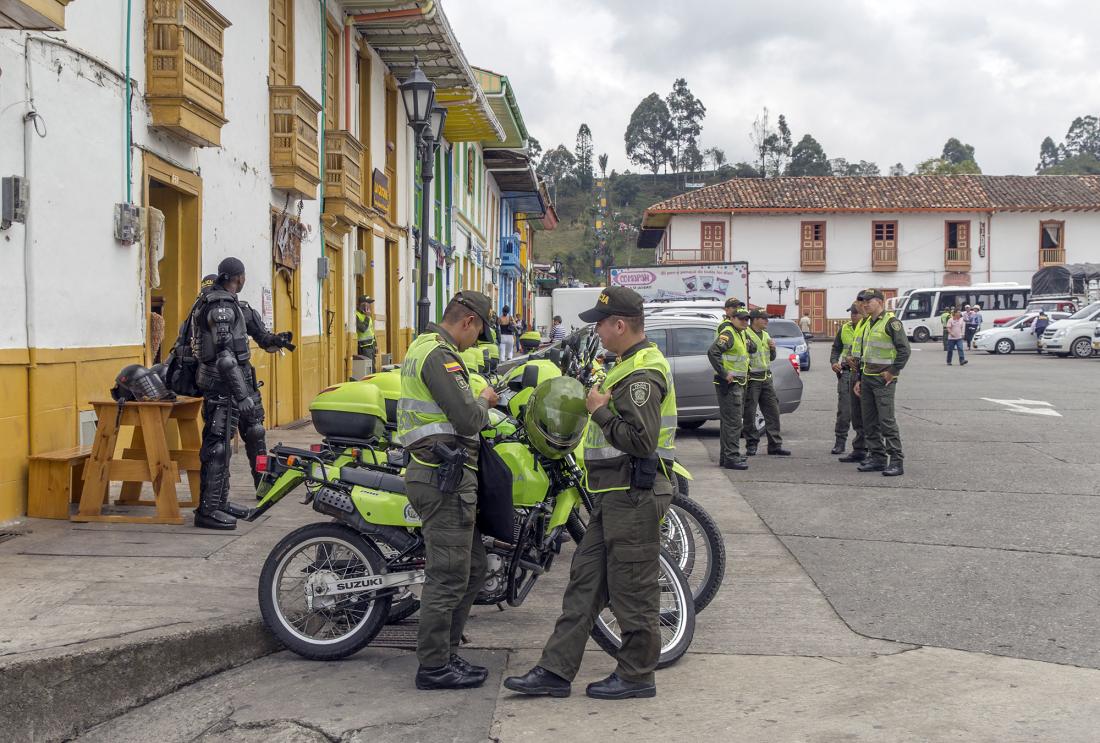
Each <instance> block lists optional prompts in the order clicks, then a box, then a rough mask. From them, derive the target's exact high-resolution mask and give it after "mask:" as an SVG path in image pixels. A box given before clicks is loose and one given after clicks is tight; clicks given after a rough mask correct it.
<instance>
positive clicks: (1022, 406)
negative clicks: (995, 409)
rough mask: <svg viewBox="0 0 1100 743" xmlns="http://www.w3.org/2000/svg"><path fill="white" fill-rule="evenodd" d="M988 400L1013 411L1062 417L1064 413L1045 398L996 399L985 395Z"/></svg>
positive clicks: (984, 398)
mask: <svg viewBox="0 0 1100 743" xmlns="http://www.w3.org/2000/svg"><path fill="white" fill-rule="evenodd" d="M982 399H983V400H985V401H987V402H995V403H997V404H998V405H1004V406H1005V407H1007V408H1008V409H1009V410H1010V411H1012V412H1013V413H1030V414H1031V415H1053V416H1055V417H1058V418H1061V417H1062V414H1061V413H1059V412H1058V411H1057V410H1054V406H1053V405H1052V404H1051V403H1049V402H1046V401H1044V400H994V399H993V398H991V397H983V398H982Z"/></svg>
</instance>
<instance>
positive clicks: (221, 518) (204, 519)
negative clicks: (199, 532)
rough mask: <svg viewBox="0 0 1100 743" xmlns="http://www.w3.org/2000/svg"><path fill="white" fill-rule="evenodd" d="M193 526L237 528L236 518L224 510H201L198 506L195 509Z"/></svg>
mask: <svg viewBox="0 0 1100 743" xmlns="http://www.w3.org/2000/svg"><path fill="white" fill-rule="evenodd" d="M195 526H197V527H199V528H200V529H220V530H221V531H232V530H233V529H236V528H237V519H235V518H233V517H232V516H230V515H229V514H228V513H225V512H224V511H205V512H204V511H203V510H202V508H201V507H200V508H199V509H197V510H196V511H195Z"/></svg>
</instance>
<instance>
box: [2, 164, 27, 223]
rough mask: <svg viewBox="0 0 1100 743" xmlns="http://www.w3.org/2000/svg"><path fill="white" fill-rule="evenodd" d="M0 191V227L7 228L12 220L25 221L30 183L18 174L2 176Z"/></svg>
mask: <svg viewBox="0 0 1100 743" xmlns="http://www.w3.org/2000/svg"><path fill="white" fill-rule="evenodd" d="M0 191H2V197H0V198H2V208H0V229H4V230H6V229H8V228H9V227H11V225H12V223H13V222H20V223H22V222H26V221H27V202H28V201H29V200H30V184H29V182H28V181H27V179H26V178H23V177H21V176H18V175H8V176H4V179H3V186H2V188H0Z"/></svg>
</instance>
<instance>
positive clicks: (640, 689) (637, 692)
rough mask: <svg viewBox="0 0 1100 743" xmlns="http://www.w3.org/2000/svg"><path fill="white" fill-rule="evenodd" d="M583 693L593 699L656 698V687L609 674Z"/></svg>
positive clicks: (590, 685)
mask: <svg viewBox="0 0 1100 743" xmlns="http://www.w3.org/2000/svg"><path fill="white" fill-rule="evenodd" d="M584 693H585V694H587V695H588V696H590V697H592V698H593V699H633V698H635V697H638V698H646V697H655V696H657V685H656V684H654V683H652V682H651V683H643V682H640V681H627V680H626V679H621V678H619V676H618V675H617V674H614V673H613V674H611V675H610V676H608V677H607V678H605V679H604V680H603V681H596V682H594V683H591V684H589V685H588V688H587V689H585V690H584Z"/></svg>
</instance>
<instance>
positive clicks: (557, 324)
mask: <svg viewBox="0 0 1100 743" xmlns="http://www.w3.org/2000/svg"><path fill="white" fill-rule="evenodd" d="M565 336H566V332H565V326H564V325H562V324H561V315H554V325H553V327H551V328H550V342H551V343H556V342H557V341H563V340H565Z"/></svg>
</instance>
